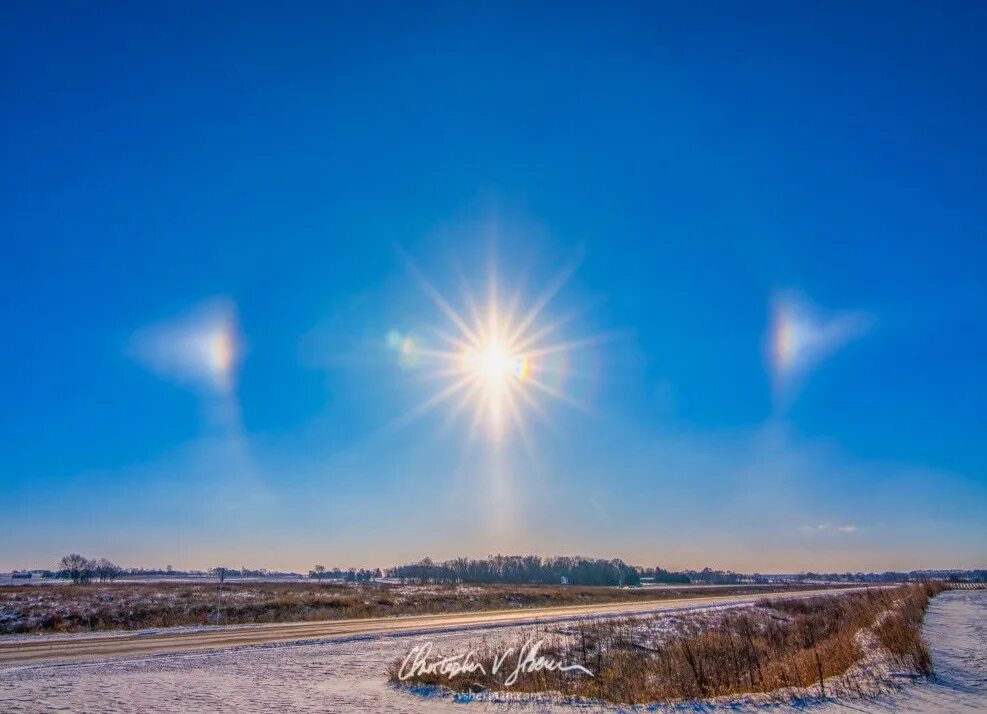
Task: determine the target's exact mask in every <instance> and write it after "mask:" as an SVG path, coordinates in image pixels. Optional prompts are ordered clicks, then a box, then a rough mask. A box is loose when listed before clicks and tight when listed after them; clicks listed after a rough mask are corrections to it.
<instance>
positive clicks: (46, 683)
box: [0, 591, 987, 714]
mask: <svg viewBox="0 0 987 714" xmlns="http://www.w3.org/2000/svg"><path fill="white" fill-rule="evenodd" d="M555 627H557V626H555ZM527 629H530V628H527ZM513 631H514V630H513V628H488V629H482V630H472V631H469V632H456V633H448V634H442V635H430V636H428V637H427V639H429V640H431V641H433V642H434V643H435V645H436V646H437V647H440V648H442V649H445V648H449V649H453V648H455V649H459V648H467V649H468V648H470V643H473V644H474V645H475V644H477V643H479V641H480V640H482V639H487V640H488V641H489V640H492V639H494V640H496V639H500V638H502V637H506V636H509V635H510V634H512V633H513ZM925 631H926V637H927V640H928V641H929V643H930V645H931V649H932V652H933V660H934V662H935V666H936V669H937V671H938V673H939V674H938V676H937V678H936V679H935V680H933V681H929V682H921V683H919V684H909V685H906V686H904V687H902V688H901V689H899V690H897V691H895V692H892V693H890V694H887V695H885V696H883V697H881V698H879V699H876V700H867V701H860V700H857V701H845V702H800V703H798V705H797V706H795V705H781V706H777V707H773V708H772V711H779V712H788V711H796V710H798V711H810V712H819V714H833V713H835V712H837V711H839V712H851V711H865V712H880V713H882V714H883V713H885V712H899V711H902V712H975V711H980V712H987V647H985V645H984V643H985V642H987V591H953V592H947V593H943V594H942V595H940V596H938V597H937V598H935V599H934V600H933V601H932V606H931V607H930V610H929V614H928V616H927V618H926V628H925ZM422 640H423V637H422V636H420V635H419V636H402V637H386V638H377V639H362V640H351V641H347V642H338V641H337V642H326V643H321V644H303V645H290V646H284V645H282V646H270V647H254V648H245V649H241V650H227V651H222V652H214V653H207V654H196V655H181V656H174V655H169V656H161V657H152V658H146V659H136V660H127V661H114V662H106V663H97V664H85V665H81V664H77V665H62V666H38V667H16V668H8V669H0V711H4V712H8V711H10V712H42V711H58V710H61V711H84V712H148V711H150V712H157V711H179V710H181V711H203V712H206V711H238V712H269V711H299V712H377V711H382V712H443V713H446V712H460V713H463V714H474V713H476V714H480V713H481V712H482V713H487V712H504V711H507V710H508V709H510V711H515V712H532V713H534V712H555V713H565V714H572V713H573V712H575V711H594V710H597V708H595V707H586V708H579V709H574V708H573V707H571V706H565V705H560V704H554V703H540V704H539V703H527V704H519V705H512V706H511V707H509V708H508V707H507V706H506V705H503V704H491V703H483V702H469V703H461V702H458V701H456V700H455V699H453V698H449V697H438V696H420V695H416V694H412V693H409V692H408V691H405V690H400V689H396V688H393V687H391V686H389V685H388V684H387V683H386V678H387V675H386V672H387V668H388V665H389V664H390V663H391V662H392V661H393V660H394V659H396V658H398V657H402V656H404V655H405V654H406V653H407V651H408V649H409V648H410V647H411V646H412V645H414V644H416V643H419V642H421V641H422ZM741 708H742V709H743V707H741ZM746 709H750V707H747V708H746ZM689 710H690V711H696V710H697V709H696V708H694V707H693V708H690V709H689ZM721 710H730V711H736V710H737V707H736V706H733V707H722V708H721ZM699 711H703V709H699Z"/></svg>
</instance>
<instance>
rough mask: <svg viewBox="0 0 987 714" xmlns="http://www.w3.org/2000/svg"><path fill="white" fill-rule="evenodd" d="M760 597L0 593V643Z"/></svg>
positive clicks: (571, 592) (582, 591)
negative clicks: (4, 638)
mask: <svg viewBox="0 0 987 714" xmlns="http://www.w3.org/2000/svg"><path fill="white" fill-rule="evenodd" d="M809 587H810V586H805V587H804V588H802V587H799V586H787V587H785V586H781V587H779V588H776V589H772V590H775V591H793V590H800V589H809ZM814 587H817V588H818V585H817V586H814ZM763 592H765V588H763V587H752V586H745V585H738V586H725V587H717V588H715V589H710V588H706V587H702V586H696V587H690V588H611V587H578V586H536V585H532V586H525V585H482V586H470V585H442V586H440V585H397V584H386V583H370V584H360V585H349V584H339V583H327V584H319V583H315V582H281V583H278V582H234V583H229V582H228V583H225V584H223V585H222V586H219V585H218V583H216V582H215V581H213V582H205V581H204V582H187V581H186V582H149V583H108V584H96V583H94V584H89V585H57V586H54V585H37V584H36V585H10V586H4V587H0V634H8V635H9V634H21V633H41V632H87V631H101V630H116V629H124V630H135V629H144V628H158V627H174V626H187V625H216V624H252V623H266V622H306V621H318V620H336V619H344V618H358V617H382V616H391V615H418V614H435V613H442V612H476V611H480V610H501V609H514V608H532V607H551V606H561V605H589V604H595V603H609V602H628V603H633V602H642V601H646V600H661V599H670V598H678V597H689V596H692V595H696V596H699V595H709V594H711V593H712V594H717V595H728V594H748V593H763Z"/></svg>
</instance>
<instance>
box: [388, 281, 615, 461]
mask: <svg viewBox="0 0 987 714" xmlns="http://www.w3.org/2000/svg"><path fill="white" fill-rule="evenodd" d="M409 268H410V270H411V272H412V274H413V275H414V276H415V277H416V279H417V280H418V282H419V284H420V285H421V287H422V289H423V290H424V291H425V293H426V294H427V295H428V296H429V297H430V298H431V300H432V302H433V303H435V305H436V306H437V307H438V308H439V310H440V311H441V313H442V314H443V316H444V317H445V318H446V321H447V322H448V325H447V326H446V327H445V328H442V327H438V328H435V329H434V331H433V333H432V334H434V339H432V340H427V339H424V338H422V337H418V336H412V335H407V334H401V333H398V332H397V331H392V332H391V333H390V334H389V335H388V345H389V346H390V347H391V348H392V349H393V350H394V351H395V352H396V353H397V355H398V357H399V359H400V360H401V362H402V364H404V365H406V366H408V367H412V368H414V369H415V370H417V371H418V372H420V374H421V376H422V377H423V379H425V380H426V381H429V382H432V381H436V382H439V383H440V385H441V386H440V387H439V388H438V389H437V390H436V391H435V393H434V394H432V396H431V397H429V398H428V399H427V400H426V401H425V402H424V403H422V404H420V405H418V407H417V408H415V409H414V410H412V411H411V412H410V413H409V414H408V415H406V418H415V417H418V416H420V415H421V414H423V413H425V412H428V411H431V410H433V409H435V408H437V407H439V406H440V405H445V406H448V408H449V414H448V421H453V420H456V419H459V418H460V417H461V416H462V415H463V413H464V412H468V411H472V419H471V421H470V434H471V436H472V435H473V434H475V432H476V431H477V430H478V429H479V427H480V426H481V425H482V426H484V427H485V430H486V433H487V435H488V436H489V437H490V438H492V439H494V440H498V439H500V438H501V437H502V436H503V435H504V433H505V432H506V431H507V430H508V429H509V428H510V429H511V430H512V432H514V431H516V433H518V434H519V435H520V437H521V438H522V439H523V440H525V442H527V438H528V437H527V431H528V430H527V429H526V424H525V419H526V416H527V415H528V414H530V413H534V414H535V415H537V416H539V417H541V418H542V419H545V420H547V418H548V417H547V414H546V412H545V410H544V407H543V404H542V402H543V401H544V400H545V398H548V399H553V400H558V401H562V402H566V403H568V404H570V405H574V406H577V407H581V406H582V405H580V404H578V402H576V400H574V399H573V398H572V396H571V395H568V394H566V392H565V390H564V388H563V384H564V383H565V381H566V378H567V377H569V376H571V375H570V370H569V368H568V362H569V359H568V358H569V357H571V356H572V354H573V352H574V351H576V350H578V349H580V348H583V347H587V346H589V345H591V344H594V343H596V342H599V341H601V339H604V337H603V336H594V337H589V338H585V339H580V340H568V341H567V340H563V339H561V338H560V336H559V333H560V332H561V331H562V328H563V326H564V325H565V324H566V323H567V322H569V321H570V320H571V319H572V318H573V317H574V316H575V313H569V314H567V315H565V316H563V317H560V318H555V319H545V312H546V308H547V306H548V304H549V302H550V301H551V300H552V298H553V297H554V296H555V294H556V293H557V292H558V291H559V290H560V289H561V288H562V286H563V285H564V284H565V283H566V282H567V280H568V278H569V276H570V275H571V273H572V268H569V269H567V270H565V271H563V272H561V273H560V274H559V275H558V276H556V278H555V279H554V280H552V281H550V282H549V283H548V285H547V287H546V288H545V289H544V291H543V292H542V293H541V294H540V296H539V297H538V298H537V299H535V300H534V301H533V302H532V303H531V304H530V305H529V306H527V308H526V309H524V310H522V304H521V303H522V301H521V296H520V294H517V295H515V296H514V297H513V298H512V299H510V300H507V301H503V300H500V299H498V290H497V279H496V275H495V274H494V272H493V271H490V272H489V276H490V277H489V283H488V288H487V296H486V299H485V300H483V302H482V303H478V302H477V300H476V299H475V298H474V296H473V295H472V294H471V293H470V291H469V290H464V293H465V294H464V297H463V308H462V309H461V310H457V309H455V308H453V307H452V305H451V303H450V302H449V301H448V300H447V299H446V298H445V297H444V296H443V295H442V294H441V293H439V291H438V290H437V289H436V288H435V287H433V286H432V284H431V283H430V282H429V281H428V280H426V279H425V278H424V276H422V275H421V274H420V273H419V272H418V271H417V270H415V269H414V267H413V266H409ZM529 446H530V444H529Z"/></svg>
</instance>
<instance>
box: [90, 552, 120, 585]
mask: <svg viewBox="0 0 987 714" xmlns="http://www.w3.org/2000/svg"><path fill="white" fill-rule="evenodd" d="M93 571H94V572H95V573H96V577H98V578H99V579H100V582H106V581H107V580H115V579H116V578H118V577H120V573H122V572H123V568H121V567H120V566H119V565H116V564H115V563H113V562H112V561H110V560H107V559H106V558H100V559H99V560H96V561H93Z"/></svg>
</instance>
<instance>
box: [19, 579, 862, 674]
mask: <svg viewBox="0 0 987 714" xmlns="http://www.w3.org/2000/svg"><path fill="white" fill-rule="evenodd" d="M850 589H858V588H846V589H843V588H840V589H826V590H803V591H800V592H788V593H772V594H771V597H773V598H791V597H796V598H799V597H807V596H809V595H820V594H834V593H839V592H846V591H847V590H850ZM767 594H768V593H763V594H756V595H709V596H701V597H688V598H674V599H667V598H666V599H663V600H652V601H647V602H636V603H608V604H601V605H575V606H566V607H547V608H532V609H518V610H494V611H483V612H468V613H449V614H441V615H412V616H403V617H384V618H367V619H352V620H329V621H320V622H291V623H271V624H261V625H243V626H234V625H231V626H228V627H222V628H214V629H208V630H185V629H181V630H173V631H169V630H167V629H165V630H152V631H139V632H127V633H121V634H110V635H105V634H100V635H78V636H70V637H39V638H38V639H28V638H25V639H17V640H8V641H3V640H0V666H12V665H22V664H44V663H55V662H80V661H83V662H84V661H102V660H107V659H113V658H120V657H124V658H132V657H147V656H153V655H162V654H174V653H188V652H202V651H206V650H216V649H228V648H232V647H244V646H250V645H270V644H280V643H288V642H304V641H307V640H308V641H310V640H333V639H347V638H353V637H380V636H386V635H401V634H408V633H413V632H414V633H418V632H445V631H455V630H467V629H471V628H476V627H490V626H498V625H523V624H534V623H539V622H551V621H559V620H567V619H574V618H585V617H596V616H604V615H611V616H613V615H633V614H641V613H649V612H661V611H668V610H680V609H683V608H692V607H706V606H710V605H738V604H746V603H751V602H754V601H756V600H757V599H759V598H762V597H764V596H765V595H767Z"/></svg>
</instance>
